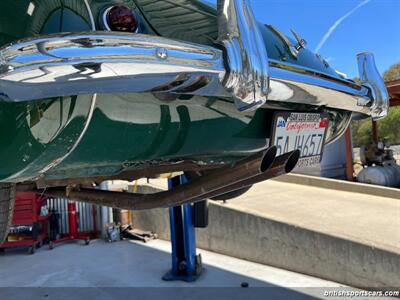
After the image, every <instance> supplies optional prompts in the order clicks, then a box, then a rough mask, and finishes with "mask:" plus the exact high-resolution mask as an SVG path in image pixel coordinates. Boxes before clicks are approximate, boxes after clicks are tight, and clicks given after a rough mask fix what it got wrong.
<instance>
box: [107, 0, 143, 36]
mask: <svg viewBox="0 0 400 300" xmlns="http://www.w3.org/2000/svg"><path fill="white" fill-rule="evenodd" d="M103 25H104V27H105V29H107V30H110V31H123V32H135V31H137V29H138V25H139V23H138V19H137V18H136V16H135V14H134V13H133V12H132V10H131V9H130V8H128V7H126V6H112V7H109V8H107V9H106V10H105V11H104V13H103Z"/></svg>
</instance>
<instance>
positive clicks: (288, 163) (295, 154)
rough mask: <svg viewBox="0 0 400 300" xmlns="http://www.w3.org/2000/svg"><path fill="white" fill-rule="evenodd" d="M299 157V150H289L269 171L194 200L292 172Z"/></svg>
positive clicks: (215, 195) (277, 159) (228, 191)
mask: <svg viewBox="0 0 400 300" xmlns="http://www.w3.org/2000/svg"><path fill="white" fill-rule="evenodd" d="M299 158H300V151H299V150H294V151H292V152H288V153H285V154H283V155H280V156H278V157H277V158H276V159H275V161H274V163H273V164H272V166H271V168H269V169H268V170H267V171H265V172H263V173H260V174H258V175H255V176H253V177H250V178H248V179H245V180H243V181H240V182H237V183H233V184H231V185H228V186H226V187H223V188H221V189H219V190H216V191H213V192H211V193H208V194H206V195H203V196H202V198H201V199H195V200H194V201H193V202H196V201H200V200H203V199H209V198H213V197H217V196H220V195H222V194H226V193H230V192H233V191H237V190H240V189H242V188H245V187H248V186H251V185H253V184H256V183H259V182H262V181H265V180H268V179H271V178H274V177H278V176H281V175H284V174H287V173H290V172H291V171H292V170H293V169H294V168H295V167H296V164H297V162H298V161H299Z"/></svg>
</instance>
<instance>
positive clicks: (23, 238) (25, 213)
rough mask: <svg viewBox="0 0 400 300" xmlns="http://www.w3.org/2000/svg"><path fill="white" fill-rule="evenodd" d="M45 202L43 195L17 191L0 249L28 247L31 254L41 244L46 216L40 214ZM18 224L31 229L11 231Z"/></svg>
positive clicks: (44, 234)
mask: <svg viewBox="0 0 400 300" xmlns="http://www.w3.org/2000/svg"><path fill="white" fill-rule="evenodd" d="M46 204H47V198H46V197H44V196H40V195H38V194H35V193H30V192H17V193H16V198H15V205H14V214H13V218H12V223H11V224H12V226H11V228H10V233H9V235H8V238H7V241H6V242H4V243H1V244H0V249H4V248H13V247H29V250H28V252H29V253H30V254H33V253H34V252H35V249H36V247H38V246H41V245H42V244H43V241H44V240H45V239H46V238H47V221H48V216H41V215H40V211H41V208H42V206H43V205H46ZM18 226H20V227H24V226H27V227H31V231H30V232H27V231H24V232H13V229H16V228H18ZM12 238H14V239H15V240H12Z"/></svg>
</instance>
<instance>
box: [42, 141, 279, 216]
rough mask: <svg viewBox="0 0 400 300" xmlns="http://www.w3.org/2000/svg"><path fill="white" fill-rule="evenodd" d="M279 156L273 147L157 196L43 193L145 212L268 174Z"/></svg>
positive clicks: (156, 194) (196, 198)
mask: <svg viewBox="0 0 400 300" xmlns="http://www.w3.org/2000/svg"><path fill="white" fill-rule="evenodd" d="M275 156H276V147H275V146H272V147H270V148H268V149H266V150H263V151H261V152H258V153H256V154H254V155H252V156H250V157H248V158H246V159H243V160H241V161H239V162H237V163H236V164H235V165H233V166H229V167H224V168H221V169H218V170H214V171H211V172H210V173H209V174H208V175H207V176H204V177H199V178H196V179H194V180H193V181H190V182H188V183H186V184H183V185H180V186H177V187H175V188H174V189H172V190H169V191H162V192H159V193H154V194H134V193H121V192H110V191H101V190H95V189H84V188H83V189H80V190H70V191H67V195H66V192H65V190H64V189H47V190H43V191H42V193H43V194H46V195H48V196H52V197H65V196H67V197H68V198H70V199H72V200H77V201H84V202H89V203H94V204H99V205H103V206H109V207H115V208H121V209H129V210H144V209H152V208H157V207H172V206H177V205H181V204H184V203H189V202H194V200H195V201H199V200H202V199H205V197H204V195H206V194H209V193H212V192H215V191H217V190H220V189H222V188H224V187H226V186H229V185H232V184H240V182H242V181H246V180H247V179H249V178H252V177H254V176H257V175H260V174H263V173H265V172H266V171H267V170H269V169H270V168H271V166H272V165H273V162H274V160H275Z"/></svg>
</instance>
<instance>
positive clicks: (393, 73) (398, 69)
mask: <svg viewBox="0 0 400 300" xmlns="http://www.w3.org/2000/svg"><path fill="white" fill-rule="evenodd" d="M383 79H384V80H385V81H391V80H396V79H400V63H397V64H394V65H392V66H391V67H390V68H389V69H388V70H387V71H386V72H385V73H383Z"/></svg>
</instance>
